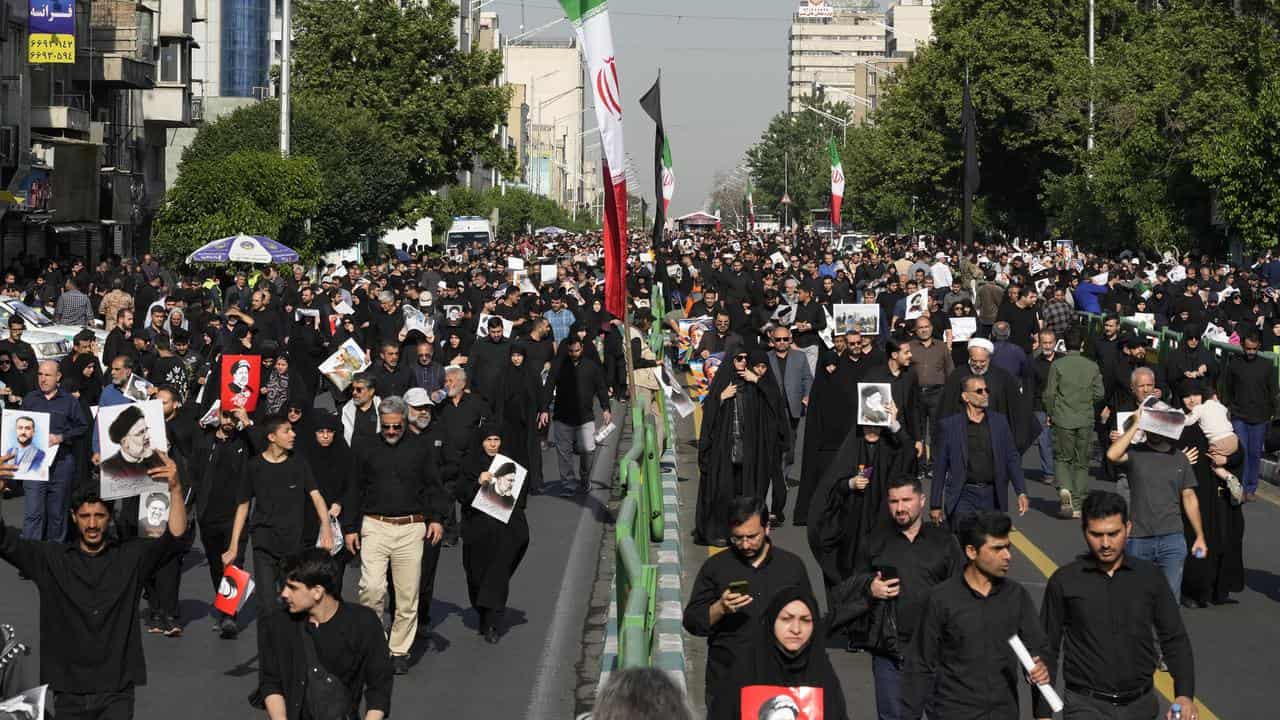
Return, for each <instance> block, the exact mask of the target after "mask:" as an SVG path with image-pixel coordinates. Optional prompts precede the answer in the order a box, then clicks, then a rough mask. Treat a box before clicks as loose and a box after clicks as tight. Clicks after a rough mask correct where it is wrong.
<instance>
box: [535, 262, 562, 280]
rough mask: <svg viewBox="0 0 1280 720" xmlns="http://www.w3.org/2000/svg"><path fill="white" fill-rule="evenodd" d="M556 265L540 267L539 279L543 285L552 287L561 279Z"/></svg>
mask: <svg viewBox="0 0 1280 720" xmlns="http://www.w3.org/2000/svg"><path fill="white" fill-rule="evenodd" d="M556 267H557V266H555V265H541V266H539V267H538V279H539V280H541V281H542V284H543V285H550V284H552V283H554V282H555V281H556V280H557V279H558V278H559V276H560V275H559V271H558V270H557V269H556Z"/></svg>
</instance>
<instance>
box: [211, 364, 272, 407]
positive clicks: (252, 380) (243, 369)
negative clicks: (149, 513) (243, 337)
mask: <svg viewBox="0 0 1280 720" xmlns="http://www.w3.org/2000/svg"><path fill="white" fill-rule="evenodd" d="M218 390H219V394H218V401H219V402H220V403H222V407H224V408H228V409H231V410H241V409H242V410H244V411H245V412H247V413H251V412H253V411H254V409H255V408H257V407H258V394H259V392H260V391H261V390H262V356H261V355H223V356H222V372H221V375H220V377H219V378H218Z"/></svg>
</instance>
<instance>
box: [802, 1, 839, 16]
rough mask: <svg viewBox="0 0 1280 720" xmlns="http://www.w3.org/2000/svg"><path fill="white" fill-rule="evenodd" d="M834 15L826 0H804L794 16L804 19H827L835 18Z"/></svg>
mask: <svg viewBox="0 0 1280 720" xmlns="http://www.w3.org/2000/svg"><path fill="white" fill-rule="evenodd" d="M835 14H836V11H835V9H834V8H832V7H831V5H830V4H829V3H828V0H804V1H803V2H801V3H800V8H799V9H798V10H796V15H797V16H799V17H804V18H829V17H835Z"/></svg>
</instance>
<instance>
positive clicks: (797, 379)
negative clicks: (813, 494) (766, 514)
mask: <svg viewBox="0 0 1280 720" xmlns="http://www.w3.org/2000/svg"><path fill="white" fill-rule="evenodd" d="M791 342H792V336H791V328H788V327H779V328H776V329H774V331H773V352H772V353H770V354H769V369H770V370H772V371H773V376H774V377H775V378H777V379H778V385H779V387H780V388H781V389H782V399H783V402H785V403H786V406H787V417H788V418H789V419H790V420H791V438H792V443H793V444H794V443H795V437H796V427H797V426H799V425H800V418H801V417H803V416H804V411H805V408H807V407H808V406H809V388H810V386H812V385H813V370H812V368H810V367H809V359H808V357H806V356H805V354H804V353H802V352H798V351H793V350H792V349H791ZM795 461H796V453H795V447H791V448H788V449H787V455H786V457H785V458H784V459H783V461H782V478H781V479H780V481H781V482H783V483H784V487H782V488H776V489H775V490H774V492H773V497H775V498H778V497H781V498H786V487H785V483H786V481H787V478H789V477H790V476H791V466H792V465H794V464H795ZM770 510H771V511H772V512H771V514H772V515H775V516H776V519H777V521H778V522H782V521H783V520H785V519H786V518H785V516H784V515H783V512H782V508H781V507H775V508H770Z"/></svg>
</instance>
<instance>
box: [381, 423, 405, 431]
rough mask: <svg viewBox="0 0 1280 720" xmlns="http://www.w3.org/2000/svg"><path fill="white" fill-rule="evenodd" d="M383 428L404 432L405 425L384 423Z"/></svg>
mask: <svg viewBox="0 0 1280 720" xmlns="http://www.w3.org/2000/svg"><path fill="white" fill-rule="evenodd" d="M382 428H383V429H384V430H403V429H404V424H403V423H382Z"/></svg>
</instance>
